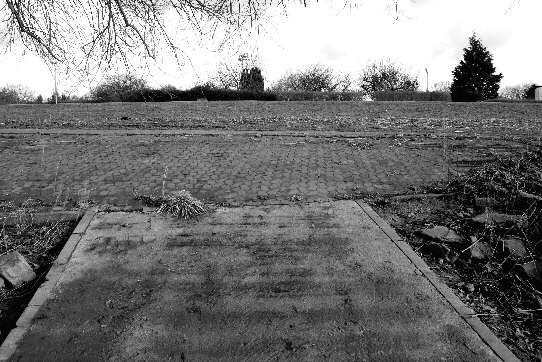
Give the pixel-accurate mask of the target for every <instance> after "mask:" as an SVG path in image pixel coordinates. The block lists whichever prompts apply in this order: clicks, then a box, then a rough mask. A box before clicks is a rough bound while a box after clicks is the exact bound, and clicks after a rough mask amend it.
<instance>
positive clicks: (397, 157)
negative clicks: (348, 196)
mask: <svg viewBox="0 0 542 362" xmlns="http://www.w3.org/2000/svg"><path fill="white" fill-rule="evenodd" d="M0 169H2V177H1V178H0V199H2V198H4V199H20V198H26V197H38V198H41V199H45V200H53V201H55V202H57V203H62V202H64V201H66V200H69V199H81V198H85V197H90V198H91V199H93V200H96V201H105V202H109V203H125V202H127V201H128V200H129V199H130V198H131V192H132V189H136V190H137V191H138V192H142V193H143V192H144V193H161V192H162V189H165V191H166V192H167V191H173V190H179V189H186V190H189V191H191V192H192V193H193V194H194V195H196V196H198V197H201V198H204V199H207V200H209V201H214V202H230V203H247V202H251V201H255V202H261V201H265V200H287V199H289V198H290V197H291V196H292V195H302V196H303V198H304V199H305V200H317V199H328V198H331V197H333V196H335V195H336V194H338V193H346V192H351V191H352V189H357V190H360V191H366V192H377V191H378V192H392V191H400V190H404V189H405V188H406V187H408V185H410V184H420V183H422V182H423V183H426V182H428V181H435V180H439V179H442V178H443V177H444V176H445V173H446V167H445V166H444V164H443V159H442V150H439V149H436V148H425V149H417V148H412V147H410V148H409V147H401V146H398V145H394V144H393V141H392V140H391V141H390V140H389V139H385V140H378V139H375V138H336V137H300V136H298V135H296V136H261V135H260V134H253V135H250V134H248V135H227V134H218V135H189V136H183V135H179V134H169V135H167V134H166V135H162V134H160V133H159V132H156V133H154V134H145V135H122V134H115V132H107V131H105V132H103V133H102V134H98V135H96V134H94V135H88V134H87V135H77V134H49V135H47V134H36V133H32V134H10V135H7V134H0Z"/></svg>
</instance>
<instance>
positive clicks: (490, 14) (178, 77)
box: [0, 0, 542, 95]
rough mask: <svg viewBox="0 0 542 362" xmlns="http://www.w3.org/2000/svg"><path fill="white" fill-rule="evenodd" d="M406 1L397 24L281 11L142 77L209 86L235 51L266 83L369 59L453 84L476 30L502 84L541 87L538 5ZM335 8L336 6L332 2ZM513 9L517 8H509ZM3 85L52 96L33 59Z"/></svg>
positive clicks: (366, 12)
mask: <svg viewBox="0 0 542 362" xmlns="http://www.w3.org/2000/svg"><path fill="white" fill-rule="evenodd" d="M513 3H514V0H476V1H474V0H454V1H451V0H403V1H402V2H401V3H400V4H401V5H400V11H401V18H400V19H399V20H398V21H395V20H394V19H393V17H392V14H390V12H389V11H388V10H389V9H386V5H385V4H384V2H383V1H376V0H367V1H365V2H363V3H361V5H360V6H358V8H356V9H342V7H340V6H337V5H335V6H333V5H330V4H333V2H332V1H320V2H319V3H318V4H312V5H311V6H310V7H309V8H303V7H301V6H292V7H290V9H289V10H288V16H287V17H285V16H284V15H283V14H281V13H280V12H277V13H276V14H274V16H273V17H272V19H271V21H270V23H268V25H267V26H266V28H265V31H262V32H260V34H259V35H258V34H253V36H251V37H249V38H248V39H243V41H242V42H241V41H239V42H238V43H237V45H236V46H234V47H233V49H230V50H225V51H223V52H216V51H215V50H216V49H214V48H215V47H214V44H212V42H210V43H205V42H203V43H200V44H197V45H194V46H192V47H191V48H189V49H188V50H187V55H188V56H189V58H190V60H191V62H189V63H188V62H187V63H186V64H185V66H184V67H183V68H182V69H178V68H177V67H176V66H175V65H172V64H173V62H172V61H171V59H170V58H168V57H165V58H164V59H163V60H161V61H159V62H158V64H157V65H156V66H151V67H149V68H146V70H145V72H144V73H145V74H146V76H147V78H148V80H149V82H150V83H151V84H153V85H161V84H173V85H175V86H178V87H189V86H191V85H193V84H195V83H196V82H198V81H205V80H206V79H207V77H208V76H209V75H210V74H212V73H213V71H214V69H215V68H216V65H217V63H218V62H220V61H226V62H235V61H237V52H248V53H251V54H254V55H255V56H257V58H258V61H259V64H260V65H261V67H262V68H263V70H264V75H265V76H266V81H267V84H270V83H271V82H273V81H274V80H276V79H278V78H279V77H280V76H281V75H283V74H284V73H286V72H288V71H291V70H295V69H298V68H302V67H303V66H306V65H310V64H316V63H319V64H323V65H329V66H331V67H333V68H335V69H338V70H340V71H343V72H349V73H352V74H353V76H354V77H357V74H358V73H359V71H360V69H361V68H362V67H363V66H364V64H366V63H367V62H369V61H371V60H379V59H382V58H389V59H391V60H394V61H396V62H399V63H402V64H403V65H404V66H405V67H406V68H407V69H408V70H410V71H411V72H412V73H414V74H417V75H418V76H419V78H420V83H421V84H425V71H424V68H426V67H427V68H428V69H429V78H430V79H429V83H430V85H432V84H433V83H436V82H439V81H450V80H451V71H452V70H453V68H454V67H455V65H456V64H457V63H458V62H459V60H460V58H461V55H462V49H463V48H464V47H465V46H466V45H467V39H468V37H469V36H470V35H471V34H472V33H473V32H476V33H477V34H478V36H479V37H480V38H481V39H482V42H483V43H484V44H485V45H486V46H487V47H488V49H489V50H490V51H491V52H492V53H493V55H494V64H495V66H496V67H497V70H498V71H499V72H502V73H503V75H504V78H503V81H502V85H503V86H505V85H514V84H518V83H528V82H535V83H542V63H541V59H542V47H540V46H539V45H538V44H540V36H541V25H542V21H541V19H540V16H541V15H540V14H542V1H540V0H520V1H516V4H515V5H513ZM334 4H337V2H335V3H334ZM512 5H513V6H512ZM0 67H1V69H2V71H1V73H0V85H1V84H6V83H22V84H25V85H27V86H29V87H30V88H32V89H34V90H35V91H37V92H39V93H42V94H44V95H48V94H50V93H51V92H52V76H51V74H50V72H49V70H48V68H47V67H46V66H45V65H44V64H43V63H42V62H41V61H40V60H39V59H37V58H36V57H34V56H31V55H29V54H26V55H24V56H23V55H21V54H20V52H19V53H18V54H16V52H15V53H7V54H4V55H3V56H2V59H1V60H0ZM69 78H70V77H69V75H67V76H66V75H64V76H63V77H61V79H62V81H61V88H64V89H67V90H73V89H77V90H78V92H84V91H85V90H86V89H88V86H89V84H73V82H72V81H70V79H69Z"/></svg>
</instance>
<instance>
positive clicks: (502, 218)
mask: <svg viewBox="0 0 542 362" xmlns="http://www.w3.org/2000/svg"><path fill="white" fill-rule="evenodd" d="M521 220H522V216H521V215H508V214H500V213H497V212H490V211H486V212H484V213H483V214H480V215H476V216H475V217H473V218H472V221H474V222H476V223H479V224H486V225H503V224H517V223H520V222H521Z"/></svg>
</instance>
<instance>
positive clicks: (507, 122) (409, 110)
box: [0, 101, 542, 137]
mask: <svg viewBox="0 0 542 362" xmlns="http://www.w3.org/2000/svg"><path fill="white" fill-rule="evenodd" d="M541 122H542V104H537V103H521V104H519V103H452V102H256V101H239V102H168V103H104V104H58V105H48V104H44V105H5V106H0V128H45V129H49V128H70V129H77V128H79V129H82V128H91V129H173V128H177V129H225V130H273V131H278V130H322V131H356V132H368V131H381V132H392V133H397V132H407V133H411V132H415V133H416V132H417V133H422V134H429V133H435V134H437V135H442V132H444V131H446V132H451V133H453V132H460V133H461V134H465V135H473V134H485V135H493V136H495V137H501V136H505V135H507V136H510V135H524V136H538V137H540V136H541V135H542V127H541Z"/></svg>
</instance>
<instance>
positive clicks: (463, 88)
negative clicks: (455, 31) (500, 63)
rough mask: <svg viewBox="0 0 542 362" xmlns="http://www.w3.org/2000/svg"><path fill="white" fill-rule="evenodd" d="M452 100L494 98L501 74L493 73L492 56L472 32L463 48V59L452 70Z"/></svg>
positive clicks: (467, 100)
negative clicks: (467, 43)
mask: <svg viewBox="0 0 542 362" xmlns="http://www.w3.org/2000/svg"><path fill="white" fill-rule="evenodd" d="M453 76H454V80H453V82H452V86H451V92H452V100H453V101H455V102H474V101H481V100H486V99H492V98H496V97H497V96H498V91H499V84H500V82H501V79H502V74H500V73H499V74H495V67H494V66H493V56H492V55H491V53H490V52H489V51H488V50H487V49H486V47H484V46H483V44H482V42H481V41H480V40H479V39H478V38H477V37H476V35H475V34H473V35H472V36H471V37H470V39H469V47H468V48H465V49H463V60H461V62H460V63H459V65H458V66H457V67H456V68H455V69H454V71H453Z"/></svg>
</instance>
